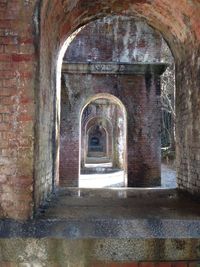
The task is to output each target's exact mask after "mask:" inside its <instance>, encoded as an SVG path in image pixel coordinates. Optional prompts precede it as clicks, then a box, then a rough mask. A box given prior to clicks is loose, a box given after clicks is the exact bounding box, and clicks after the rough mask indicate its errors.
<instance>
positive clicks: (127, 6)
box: [35, 0, 200, 206]
mask: <svg viewBox="0 0 200 267" xmlns="http://www.w3.org/2000/svg"><path fill="white" fill-rule="evenodd" d="M198 5H199V4H198V1H192V2H191V3H190V4H189V3H186V2H185V3H184V4H183V3H182V2H181V1H176V2H173V3H171V2H170V1H169V3H168V4H167V3H166V1H162V0H160V1H154V2H152V3H149V1H135V2H134V3H133V2H132V1H123V3H122V2H121V1H115V3H112V2H109V3H107V2H101V3H99V2H98V3H96V5H95V3H93V4H92V5H91V3H90V1H88V2H87V1H84V4H83V2H82V1H76V2H74V4H69V3H64V4H61V3H58V2H57V1H54V2H51V1H44V2H43V4H42V6H41V9H40V10H41V12H40V38H41V39H40V52H41V53H40V62H41V65H40V73H41V74H42V76H43V80H41V81H40V91H38V93H39V99H41V100H42V99H44V97H42V96H44V95H45V96H46V98H47V99H48V101H47V103H46V104H45V103H40V104H39V103H38V105H40V106H43V107H45V108H44V109H43V108H40V110H41V113H40V115H39V117H38V121H39V122H41V116H46V117H47V120H46V121H47V122H49V123H47V125H46V126H47V127H46V129H45V131H47V132H49V127H50V128H51V127H54V125H55V124H56V122H57V120H59V115H58V114H59V109H58V110H57V113H56V112H55V107H56V106H59V103H57V104H56V103H55V101H56V100H55V96H56V91H55V87H56V79H55V76H56V73H57V71H58V72H59V70H57V69H56V68H57V67H56V66H57V60H58V58H61V57H62V54H60V56H58V55H59V51H60V48H61V47H63V44H64V42H65V40H66V38H67V37H68V36H69V35H70V34H71V33H72V32H73V31H75V30H76V29H77V28H79V27H80V26H82V25H84V24H86V23H87V22H89V21H91V20H93V19H96V18H97V17H102V16H105V15H108V14H111V13H113V12H114V13H115V14H123V15H124V14H127V15H130V16H134V17H137V18H140V17H142V18H143V19H144V20H145V21H146V22H147V23H148V24H149V25H150V26H152V27H154V28H155V29H157V30H158V31H160V32H161V33H162V35H163V37H164V38H165V40H166V41H167V42H168V44H169V45H170V48H171V50H172V52H173V55H174V57H175V63H176V77H177V81H176V84H177V101H176V112H177V170H178V186H179V188H181V189H185V190H187V191H189V192H191V193H195V192H198V190H199V187H198V186H197V183H196V182H195V181H197V179H198V178H195V177H196V176H195V175H194V173H195V172H196V170H197V168H198V163H197V162H196V163H195V164H194V160H192V158H196V156H198V154H199V151H198V149H196V148H195V149H192V147H193V145H192V144H193V142H196V141H195V140H198V136H199V129H197V128H196V125H197V124H198V120H199V119H198V118H199V113H198V112H196V110H195V107H197V106H198V105H197V102H198V98H199V97H198V93H197V91H196V90H195V88H197V87H198V85H199V80H198V68H199V67H198V58H199V48H198V47H199V45H198V44H199V39H200V34H199V30H198V29H199V16H198V10H199V6H198ZM47 10H48V12H47ZM170 10H173V12H171V11H170ZM186 14H187V15H186ZM186 17H187V18H189V19H190V25H189V24H188V23H187V20H186V19H185V18H186ZM48 25H52V27H53V28H52V30H51V31H49V30H48V27H49V26H48ZM47 44H48V49H47ZM191 48H192V49H191ZM191 59H192V60H191ZM189 66H192V69H193V72H192V73H191V72H190V69H188V68H189ZM59 68H60V67H59ZM185 73H187V75H185ZM52 74H53V76H52ZM52 77H54V79H53V78H52ZM186 84H187V86H186ZM46 88H49V89H48V90H49V93H47V89H46ZM188 88H190V90H188ZM191 92H193V93H191ZM57 93H58V94H59V89H58V91H57ZM188 94H190V96H189V95H188ZM188 97H189V98H188ZM188 99H190V101H189V102H188ZM53 103H54V108H52V104H53ZM183 107H185V108H184V110H182V109H183ZM45 110H51V112H48V114H49V115H48V114H47V113H46V111H45ZM50 114H51V115H50ZM53 114H57V115H55V116H54V120H53V121H54V122H52V120H51V122H50V119H48V116H50V117H51V118H52V116H53ZM182 114H185V115H184V120H182V118H183V117H182ZM194 114H195V115H194ZM39 125H40V123H39ZM37 129H38V135H39V136H40V132H41V127H40V126H38V128H37ZM183 129H185V130H184V131H183ZM57 130H58V129H57ZM57 130H53V132H54V140H55V142H53V144H54V145H53V147H54V148H55V147H57V146H58V144H57V141H56V140H58V138H57V135H55V133H56V132H57ZM194 131H195V135H194ZM50 136H51V135H50ZM45 142H46V141H44V143H43V146H44V149H43V151H46V152H45V153H44V154H43V155H41V154H39V155H37V159H38V160H36V165H38V164H39V162H41V161H43V160H46V159H45V158H46V156H45V155H52V158H51V159H50V160H49V164H50V162H51V166H54V167H53V169H52V172H51V173H52V174H50V173H49V169H50V168H49V167H50V166H49V167H48V168H47V169H48V173H49V175H47V173H46V171H45V169H44V168H43V170H42V172H41V171H36V172H35V191H36V194H35V201H36V206H37V205H38V204H39V203H40V202H41V200H42V199H43V198H44V196H45V195H46V194H47V192H51V189H52V175H53V176H54V177H56V173H57V171H56V170H57V167H56V166H57V165H56V164H52V163H53V162H54V163H55V162H56V161H57V156H56V153H53V154H52V149H53V147H52V146H49V147H48V148H47V146H46V145H45ZM45 147H46V148H45ZM188 149H189V150H190V153H188ZM38 150H39V149H37V146H36V151H38ZM183 162H187V163H186V165H185V163H183ZM186 166H187V167H186ZM36 169H37V170H41V168H36ZM47 169H46V170H47ZM42 177H43V178H42ZM48 177H49V178H48ZM54 180H56V178H55V179H54ZM41 181H43V182H42V183H41ZM40 184H44V185H45V188H43V189H42V188H41V187H40V190H39V188H38V186H39V185H40ZM39 192H40V193H39Z"/></svg>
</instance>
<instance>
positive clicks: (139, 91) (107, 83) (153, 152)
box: [60, 74, 160, 186]
mask: <svg viewBox="0 0 200 267" xmlns="http://www.w3.org/2000/svg"><path fill="white" fill-rule="evenodd" d="M64 79H65V88H63V90H65V91H66V90H67V92H68V94H69V92H70V90H71V89H70V88H76V91H75V94H73V93H71V94H70V97H71V101H70V103H69V102H66V107H65V108H63V110H64V111H65V112H64V113H65V114H64V115H63V116H64V119H65V127H64V130H62V134H63V135H62V136H61V155H60V159H61V167H60V172H61V175H60V177H62V178H63V179H65V180H66V181H70V183H71V181H72V180H74V181H77V179H78V164H79V154H78V151H79V127H78V126H79V120H80V114H81V110H82V107H83V106H84V104H85V102H87V100H88V99H90V97H92V96H94V95H96V94H104V93H109V94H111V95H113V96H115V97H117V98H119V100H121V102H122V103H123V104H124V106H125V109H126V111H127V131H128V136H127V139H128V140H127V147H128V150H127V154H128V155H127V156H128V185H129V186H152V185H155V184H159V181H160V133H159V129H160V112H159V111H160V96H159V95H158V96H157V95H156V84H155V83H154V78H153V77H152V78H151V79H152V82H151V85H150V87H149V88H147V87H146V82H145V77H144V76H142V75H138V76H137V75H135V76H133V75H131V76H130V75H109V76H108V75H98V74H96V75H94V74H93V75H91V74H64ZM80 80H81V83H80V82H79V81H80ZM66 85H67V86H66ZM75 95H76V96H78V97H75ZM61 122H62V121H61ZM75 126H76V128H75ZM61 129H63V128H62V124H61ZM62 138H63V139H64V140H65V142H66V143H64V142H63V139H62ZM66 140H68V142H67V141H66ZM75 148H76V152H77V153H76V154H73V152H72V151H73V150H74V149H75ZM68 151H70V153H68ZM62 159H63V161H62ZM68 161H69V162H68ZM63 166H65V167H66V168H65V169H64V168H63ZM76 166H77V168H76ZM72 175H74V176H72ZM70 178H71V179H70ZM61 183H63V184H64V185H66V182H63V181H61ZM70 183H68V185H70ZM72 184H74V183H72Z"/></svg>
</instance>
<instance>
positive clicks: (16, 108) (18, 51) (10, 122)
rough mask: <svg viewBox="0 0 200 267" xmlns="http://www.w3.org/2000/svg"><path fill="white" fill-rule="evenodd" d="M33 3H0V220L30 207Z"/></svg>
mask: <svg viewBox="0 0 200 267" xmlns="http://www.w3.org/2000/svg"><path fill="white" fill-rule="evenodd" d="M33 9H34V1H32V2H30V1H29V2H28V1H27V2H25V1H12V0H10V1H6V0H4V1H0V203H1V210H2V214H0V217H1V216H4V217H11V218H16V219H19V218H20V219H25V218H27V217H29V216H31V215H32V207H33V199H32V194H33V158H34V154H33V145H34V128H33V126H34V113H35V107H34V82H35V65H36V55H35V49H34V45H33V39H34V36H33V23H32V19H31V17H32V14H33Z"/></svg>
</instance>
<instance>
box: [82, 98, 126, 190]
mask: <svg viewBox="0 0 200 267" xmlns="http://www.w3.org/2000/svg"><path fill="white" fill-rule="evenodd" d="M126 116H127V115H126V109H125V107H124V105H123V104H122V102H121V101H120V100H119V99H118V98H117V97H115V96H113V95H111V94H108V93H104V94H96V95H94V96H92V97H91V98H90V99H89V100H88V101H87V103H86V104H85V105H84V107H83V109H82V111H81V116H80V147H79V151H80V174H79V186H80V187H116V186H117V187H119V186H126V184H127V148H126V143H127V140H126V139H127V118H126ZM91 142H92V144H91ZM108 174H109V175H108Z"/></svg>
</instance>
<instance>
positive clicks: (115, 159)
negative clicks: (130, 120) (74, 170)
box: [79, 93, 127, 184]
mask: <svg viewBox="0 0 200 267" xmlns="http://www.w3.org/2000/svg"><path fill="white" fill-rule="evenodd" d="M99 99H104V100H107V101H110V103H112V104H115V105H116V106H118V107H119V109H120V110H121V112H122V121H123V127H122V130H121V133H120V135H122V137H123V138H122V139H123V140H122V141H118V142H117V143H118V145H120V146H121V151H119V150H118V148H117V147H116V145H114V143H116V140H117V139H118V138H119V136H118V135H116V137H114V125H113V123H112V121H111V118H108V117H102V116H101V115H100V116H94V117H91V118H89V119H88V121H84V123H83V120H82V118H83V113H84V110H85V109H86V108H87V106H88V105H89V104H90V103H94V102H95V100H99ZM96 121H99V122H101V123H102V125H103V127H104V128H105V129H106V131H107V134H108V139H109V144H110V146H109V148H108V158H109V160H110V161H111V162H112V166H113V167H115V168H116V167H117V168H119V169H123V170H124V177H125V184H127V181H126V180H127V175H126V174H127V111H126V108H125V106H124V104H123V103H122V102H121V100H120V99H118V98H117V97H116V96H114V95H111V94H109V93H99V94H95V95H93V96H91V97H89V98H88V99H87V101H85V103H84V104H83V107H82V110H81V113H80V122H79V125H80V126H79V127H80V128H79V129H80V130H79V138H80V139H79V144H80V145H79V147H80V149H79V153H80V154H79V162H80V170H79V173H80V172H81V167H83V166H84V164H85V162H86V160H85V159H86V154H85V153H84V149H83V147H84V146H85V143H84V138H83V137H84V135H83V134H82V133H81V131H82V128H83V129H84V130H85V132H87V131H88V129H89V128H91V127H93V126H95V123H96ZM114 139H115V141H114ZM85 151H87V150H85ZM114 151H115V153H114Z"/></svg>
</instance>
